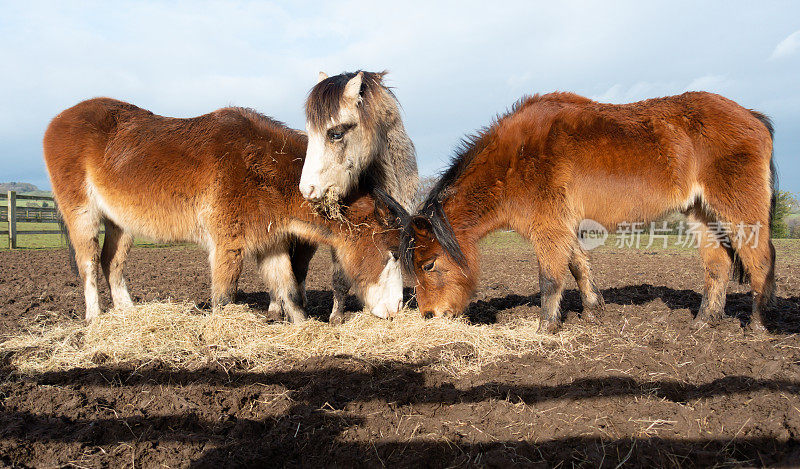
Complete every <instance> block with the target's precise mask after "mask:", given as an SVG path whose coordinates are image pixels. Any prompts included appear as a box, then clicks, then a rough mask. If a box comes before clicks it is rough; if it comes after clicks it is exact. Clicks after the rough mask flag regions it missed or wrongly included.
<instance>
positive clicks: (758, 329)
mask: <svg viewBox="0 0 800 469" xmlns="http://www.w3.org/2000/svg"><path fill="white" fill-rule="evenodd" d="M745 333H746V334H748V335H753V336H766V335H768V334H769V331H768V330H767V328H766V327H764V324H762V323H761V321H750V324H748V325H747V327H745Z"/></svg>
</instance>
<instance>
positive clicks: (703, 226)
mask: <svg viewBox="0 0 800 469" xmlns="http://www.w3.org/2000/svg"><path fill="white" fill-rule="evenodd" d="M689 219H690V221H691V222H693V223H696V224H697V230H696V232H697V237H696V242H697V243H698V249H699V250H700V257H701V258H702V259H703V270H704V272H705V281H704V285H703V300H702V301H701V303H700V309H699V310H698V312H697V316H696V317H695V319H694V321H695V324H697V325H703V324H706V323H709V322H713V321H717V320H719V319H721V318H722V316H723V314H724V311H725V295H726V290H727V287H728V277H729V276H730V273H731V253H730V252H729V251H728V249H729V248H727V249H726V248H725V246H724V244H723V242H725V241H726V239H727V236H728V235H727V233H725V232H723V231H721V230H719V229H713V228H712V227H711V226H710V224H711V223H714V221H713V220H712V219H710V217H708V216H706V215H704V214H703V213H702V211H701V210H700V209H699V208H698V209H695V210H694V211H692V212H690V213H689Z"/></svg>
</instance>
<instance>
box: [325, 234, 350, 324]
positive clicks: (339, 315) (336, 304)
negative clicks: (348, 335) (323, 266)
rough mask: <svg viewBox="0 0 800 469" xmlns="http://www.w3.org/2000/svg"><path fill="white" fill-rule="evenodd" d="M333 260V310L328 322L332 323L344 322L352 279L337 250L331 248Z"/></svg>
mask: <svg viewBox="0 0 800 469" xmlns="http://www.w3.org/2000/svg"><path fill="white" fill-rule="evenodd" d="M331 260H332V261H333V266H332V269H331V270H332V274H333V310H332V311H331V315H330V318H329V319H328V322H329V323H330V324H332V325H338V324H342V323H343V322H344V306H345V302H346V301H347V292H349V291H350V286H351V285H350V279H349V278H348V277H347V274H345V272H344V268H342V263H341V262H339V258H338V257H337V256H336V252H334V250H333V249H331Z"/></svg>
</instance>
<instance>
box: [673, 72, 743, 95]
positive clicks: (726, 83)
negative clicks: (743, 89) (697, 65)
mask: <svg viewBox="0 0 800 469" xmlns="http://www.w3.org/2000/svg"><path fill="white" fill-rule="evenodd" d="M733 84H734V81H733V80H730V79H729V78H728V77H727V75H703V76H702V77H698V78H695V79H694V80H692V82H691V83H689V84H688V85H687V86H686V87H685V88H683V91H711V92H713V93H719V94H725V92H726V91H727V90H729V89H730V88H731V87H732V86H733Z"/></svg>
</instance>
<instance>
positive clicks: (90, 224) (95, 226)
mask: <svg viewBox="0 0 800 469" xmlns="http://www.w3.org/2000/svg"><path fill="white" fill-rule="evenodd" d="M62 216H63V218H64V224H65V225H66V227H67V231H68V233H69V239H70V242H71V243H72V247H73V248H74V250H75V263H76V265H77V267H78V274H79V275H80V277H81V281H82V282H83V294H84V299H85V301H86V322H91V321H92V320H93V319H94V318H96V317H97V316H99V315H100V313H101V309H100V294H99V292H98V290H97V264H98V263H99V260H100V246H99V244H98V239H97V237H98V235H99V233H100V215H99V213H98V212H97V211H96V210H94V209H93V207H91V206H90V205H89V204H88V201H87V202H86V203H85V204H84V205H83V206H81V207H78V208H75V209H71V210H70V209H65V208H64V207H63V205H62Z"/></svg>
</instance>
